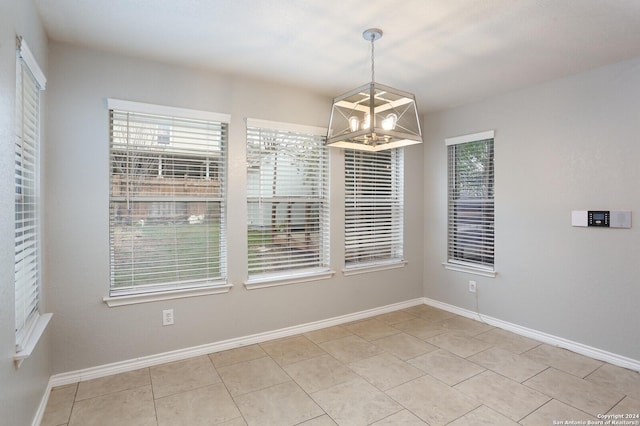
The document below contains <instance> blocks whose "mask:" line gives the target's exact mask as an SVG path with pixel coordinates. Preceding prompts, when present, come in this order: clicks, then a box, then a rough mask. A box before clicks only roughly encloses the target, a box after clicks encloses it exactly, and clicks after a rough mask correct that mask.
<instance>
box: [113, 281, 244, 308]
mask: <svg viewBox="0 0 640 426" xmlns="http://www.w3.org/2000/svg"><path fill="white" fill-rule="evenodd" d="M231 287H233V284H224V285H217V286H215V287H206V288H185V289H181V290H170V291H158V292H153V293H141V294H129V295H126V296H105V297H103V298H102V301H103V302H104V303H106V304H107V306H108V307H110V308H113V307H116V306H125V305H135V304H138V303H147V302H157V301H159V300H171V299H183V298H185V297H196V296H210V295H212V294H223V293H228V292H229V290H231Z"/></svg>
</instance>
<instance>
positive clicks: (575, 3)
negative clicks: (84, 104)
mask: <svg viewBox="0 0 640 426" xmlns="http://www.w3.org/2000/svg"><path fill="white" fill-rule="evenodd" d="M35 3H36V5H37V7H38V9H39V12H40V15H41V18H42V21H43V24H44V26H45V28H46V31H47V33H48V35H49V37H50V38H51V39H52V40H57V41H63V42H68V43H72V44H77V45H81V46H88V47H92V48H97V49H101V50H107V51H112V52H118V53H123V54H127V55H135V56H140V57H145V58H151V59H156V60H161V61H166V62H172V63H182V64H185V65H187V66H194V67H205V68H210V69H214V70H219V71H223V72H232V73H241V74H245V75H250V76H259V77H260V78H264V79H268V80H275V81H283V82H286V83H289V84H295V85H304V86H312V87H315V88H316V90H317V91H319V92H321V93H324V94H327V95H329V96H337V95H339V94H341V93H342V92H345V91H348V90H350V89H352V88H355V87H357V86H359V85H361V84H364V83H367V82H369V81H370V80H371V59H370V44H369V42H367V41H365V40H364V39H363V38H362V35H361V34H362V32H363V31H364V30H365V29H367V28H370V27H379V28H381V29H382V30H383V31H384V36H383V37H382V39H380V40H379V41H377V42H376V43H375V64H376V66H375V81H376V82H379V83H382V84H386V85H389V86H393V87H396V88H398V89H402V90H406V91H410V92H413V93H415V94H416V97H417V100H418V107H419V109H420V112H428V111H433V110H438V109H443V108H447V107H451V106H455V105H459V104H464V103H467V102H473V101H476V100H479V99H482V98H486V97H489V96H493V95H496V94H499V93H504V92H508V91H511V90H514V89H517V88H520V87H525V86H529V85H532V84H535V83H538V82H541V81H545V80H550V79H555V78H559V77H562V76H565V75H570V74H575V73H578V72H581V71H584V70H587V69H592V68H596V67H599V66H602V65H605V64H608V63H613V62H618V61H622V60H625V59H628V58H632V57H636V56H640V1H639V0H395V1H390V0H387V1H382V0H35Z"/></svg>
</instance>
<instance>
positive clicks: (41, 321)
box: [13, 36, 52, 368]
mask: <svg viewBox="0 0 640 426" xmlns="http://www.w3.org/2000/svg"><path fill="white" fill-rule="evenodd" d="M46 83H47V79H46V77H45V75H44V73H43V72H42V70H41V69H40V66H39V65H38V62H37V61H36V59H35V57H34V56H33V54H32V53H31V50H30V49H29V47H28V45H27V43H26V41H25V40H24V39H23V38H22V37H19V36H18V37H16V103H15V114H16V116H15V119H16V123H15V134H14V137H15V139H14V153H15V157H14V173H15V174H14V176H15V182H14V183H15V192H14V194H15V198H14V209H15V210H14V236H15V245H14V247H15V250H14V271H15V272H14V321H15V322H14V325H15V348H16V349H15V352H16V353H15V355H14V357H13V360H14V363H15V365H16V367H18V368H19V367H20V365H21V364H22V362H23V361H24V360H25V359H26V358H28V357H29V356H30V355H31V353H32V352H33V350H34V349H35V346H36V344H37V343H38V341H39V340H40V337H41V336H42V334H43V333H44V330H45V328H46V327H47V325H48V323H49V321H50V320H51V317H52V314H50V313H47V314H42V313H41V312H40V311H41V308H42V306H41V303H40V302H41V300H42V224H41V223H42V204H41V191H42V184H41V162H40V144H41V140H40V139H41V138H40V134H41V127H42V113H41V108H42V105H41V96H40V93H41V92H42V91H44V90H45V88H46Z"/></svg>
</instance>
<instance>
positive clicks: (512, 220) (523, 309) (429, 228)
mask: <svg viewBox="0 0 640 426" xmlns="http://www.w3.org/2000/svg"><path fill="white" fill-rule="evenodd" d="M424 129H425V147H424V170H425V197H424V199H425V224H426V225H425V234H424V240H425V263H424V278H425V283H424V295H425V296H426V297H428V298H432V299H436V300H438V301H442V302H445V303H449V304H452V305H455V306H458V307H462V308H465V309H470V310H475V298H474V297H473V295H472V294H471V293H469V292H468V291H467V283H468V281H469V280H476V281H477V283H478V287H477V288H478V293H477V295H478V306H479V309H480V312H481V313H483V314H485V315H488V316H492V317H495V318H498V319H502V320H504V321H508V322H511V323H514V324H517V325H520V326H524V327H528V328H531V329H534V330H538V331H541V332H544V333H549V334H551V335H554V336H558V337H562V338H565V339H569V340H572V341H575V342H579V343H582V344H586V345H589V346H591V347H595V348H598V349H602V350H605V351H608V352H612V353H614V354H618V355H622V356H625V357H629V358H632V359H635V360H640V339H639V338H638V330H639V329H640V316H639V315H638V310H639V306H640V280H639V277H640V262H639V260H640V143H638V136H639V135H640V58H638V59H635V60H630V61H627V62H622V63H619V64H615V65H611V66H608V67H604V68H601V69H596V70H593V71H591V72H586V73H583V74H579V75H576V76H572V77H568V78H564V79H561V80H557V81H552V82H549V83H545V84H541V85H538V86H535V87H530V88H528V89H525V90H521V91H518V92H514V93H510V94H506V95H504V96H499V97H495V98H492V99H489V100H486V101H483V102H478V103H476V104H472V105H467V106H463V107H460V108H456V109H452V110H449V111H446V112H442V113H439V114H433V115H431V116H429V117H427V118H426V119H425V121H424ZM489 129H495V132H496V133H495V167H496V169H495V170H496V172H495V173H496V192H495V202H496V242H495V244H496V269H497V271H498V276H497V277H496V278H484V277H479V276H473V275H469V274H465V273H459V272H453V271H448V270H445V269H444V267H443V266H442V262H444V261H445V260H446V250H447V248H446V247H447V239H446V226H447V219H446V213H447V204H446V197H447V194H446V186H447V180H446V179H447V176H446V149H445V143H444V139H445V138H447V137H451V136H458V135H464V134H470V133H475V132H478V131H483V130H489ZM589 209H590V210H598V209H602V210H609V209H610V210H632V211H633V216H634V218H633V222H634V223H633V228H632V229H594V228H576V227H572V226H571V221H570V217H571V210H589Z"/></svg>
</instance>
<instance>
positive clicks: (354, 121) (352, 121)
mask: <svg viewBox="0 0 640 426" xmlns="http://www.w3.org/2000/svg"><path fill="white" fill-rule="evenodd" d="M358 127H360V120H359V119H358V117H355V116H351V117H349V128H350V129H351V131H352V132H355V131H357V130H358Z"/></svg>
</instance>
